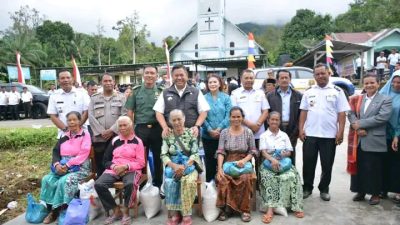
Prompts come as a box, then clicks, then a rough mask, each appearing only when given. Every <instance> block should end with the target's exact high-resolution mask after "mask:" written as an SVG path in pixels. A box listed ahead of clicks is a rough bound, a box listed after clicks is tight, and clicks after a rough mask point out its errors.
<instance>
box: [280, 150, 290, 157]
mask: <svg viewBox="0 0 400 225" xmlns="http://www.w3.org/2000/svg"><path fill="white" fill-rule="evenodd" d="M290 154H291V152H290V151H286V150H282V152H281V156H282V157H281V158H284V157H289V156H290Z"/></svg>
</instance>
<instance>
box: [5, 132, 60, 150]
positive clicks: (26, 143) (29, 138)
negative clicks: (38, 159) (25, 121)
mask: <svg viewBox="0 0 400 225" xmlns="http://www.w3.org/2000/svg"><path fill="white" fill-rule="evenodd" d="M56 137H57V129H56V128H54V127H52V128H40V129H35V128H7V129H6V128H1V129H0V151H4V150H21V149H23V148H26V147H32V146H48V147H50V146H54V145H55V143H56V142H57V138H56Z"/></svg>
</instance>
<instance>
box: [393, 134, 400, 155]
mask: <svg viewBox="0 0 400 225" xmlns="http://www.w3.org/2000/svg"><path fill="white" fill-rule="evenodd" d="M398 147H399V137H394V138H393V142H392V149H393V151H395V152H397V151H398Z"/></svg>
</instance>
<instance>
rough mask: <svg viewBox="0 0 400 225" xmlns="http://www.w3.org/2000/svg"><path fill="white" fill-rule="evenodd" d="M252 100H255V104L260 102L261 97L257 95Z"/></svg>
mask: <svg viewBox="0 0 400 225" xmlns="http://www.w3.org/2000/svg"><path fill="white" fill-rule="evenodd" d="M254 100H255V101H256V102H261V100H262V96H261V95H259V94H257V95H256V96H255V98H254Z"/></svg>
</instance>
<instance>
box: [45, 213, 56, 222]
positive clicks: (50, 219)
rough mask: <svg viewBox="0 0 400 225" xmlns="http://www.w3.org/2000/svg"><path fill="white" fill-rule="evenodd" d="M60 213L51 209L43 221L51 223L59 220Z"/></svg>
mask: <svg viewBox="0 0 400 225" xmlns="http://www.w3.org/2000/svg"><path fill="white" fill-rule="evenodd" d="M57 217H58V214H57V213H56V212H54V211H51V212H50V213H49V214H48V215H47V216H46V218H44V220H43V223H44V224H49V223H52V222H54V221H56V220H57Z"/></svg>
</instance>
